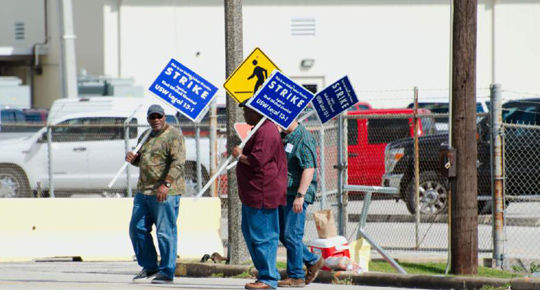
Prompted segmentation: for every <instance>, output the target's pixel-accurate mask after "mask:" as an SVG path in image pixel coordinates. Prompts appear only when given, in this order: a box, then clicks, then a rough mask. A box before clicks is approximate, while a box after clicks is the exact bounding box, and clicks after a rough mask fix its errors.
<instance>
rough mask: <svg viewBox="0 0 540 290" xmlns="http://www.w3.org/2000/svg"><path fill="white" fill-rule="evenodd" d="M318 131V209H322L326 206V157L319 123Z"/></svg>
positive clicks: (322, 132)
mask: <svg viewBox="0 0 540 290" xmlns="http://www.w3.org/2000/svg"><path fill="white" fill-rule="evenodd" d="M319 130H320V133H319V144H320V145H319V156H320V159H321V162H320V164H319V168H320V170H319V174H320V176H319V180H320V181H321V203H320V209H321V210H323V209H325V208H326V169H325V167H326V160H325V159H326V157H325V153H326V152H325V150H326V148H325V145H324V138H325V137H324V125H321V129H319Z"/></svg>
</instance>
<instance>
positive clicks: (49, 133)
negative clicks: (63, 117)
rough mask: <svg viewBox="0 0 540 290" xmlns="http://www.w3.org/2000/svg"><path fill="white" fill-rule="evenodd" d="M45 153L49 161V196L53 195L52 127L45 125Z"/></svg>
mask: <svg viewBox="0 0 540 290" xmlns="http://www.w3.org/2000/svg"><path fill="white" fill-rule="evenodd" d="M47 151H48V152H47V153H48V157H49V158H48V161H49V164H48V165H49V196H50V197H54V179H53V162H52V161H53V160H52V128H51V127H49V126H47Z"/></svg>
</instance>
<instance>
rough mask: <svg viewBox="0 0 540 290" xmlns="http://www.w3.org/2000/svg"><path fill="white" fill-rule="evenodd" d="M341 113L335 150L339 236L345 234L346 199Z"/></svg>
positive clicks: (343, 132)
mask: <svg viewBox="0 0 540 290" xmlns="http://www.w3.org/2000/svg"><path fill="white" fill-rule="evenodd" d="M344 120H345V118H343V114H340V115H339V117H338V136H337V142H338V146H337V150H338V164H337V166H336V167H337V175H338V178H337V185H338V186H337V195H338V229H339V234H340V235H341V236H346V235H347V231H346V228H347V199H346V197H345V196H344V194H343V193H344V190H343V174H344V170H345V169H346V168H347V167H346V166H345V162H344V156H343V155H344V154H345V150H344V148H343V143H344V141H345V138H344V136H345V133H346V132H345V126H344Z"/></svg>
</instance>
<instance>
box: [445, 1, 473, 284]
mask: <svg viewBox="0 0 540 290" xmlns="http://www.w3.org/2000/svg"><path fill="white" fill-rule="evenodd" d="M477 6H478V3H477V0H454V22H453V23H454V24H453V28H454V29H453V37H452V44H453V45H452V56H453V59H452V97H453V99H452V100H453V102H452V131H453V132H452V140H451V141H452V146H453V147H454V148H455V149H456V166H457V167H456V171H457V176H456V178H455V181H454V182H452V193H453V194H452V197H451V208H450V218H451V236H452V237H451V260H452V262H451V272H452V273H453V274H456V275H463V274H465V275H470V274H476V273H477V272H478V205H477V172H476V171H477V170H476V160H477V154H478V153H477V147H476V146H477V144H476V27H477V19H476V18H477V16H476V13H477ZM454 188H455V190H453V189H454Z"/></svg>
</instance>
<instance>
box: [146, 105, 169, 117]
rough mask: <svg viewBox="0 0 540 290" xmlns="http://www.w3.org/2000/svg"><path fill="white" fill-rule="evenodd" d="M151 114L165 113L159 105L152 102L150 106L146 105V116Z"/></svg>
mask: <svg viewBox="0 0 540 290" xmlns="http://www.w3.org/2000/svg"><path fill="white" fill-rule="evenodd" d="M152 114H160V115H162V116H163V115H165V110H163V108H162V107H161V106H160V105H157V104H153V105H151V106H150V107H148V112H147V113H146V116H147V117H149V116H150V115H152Z"/></svg>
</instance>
